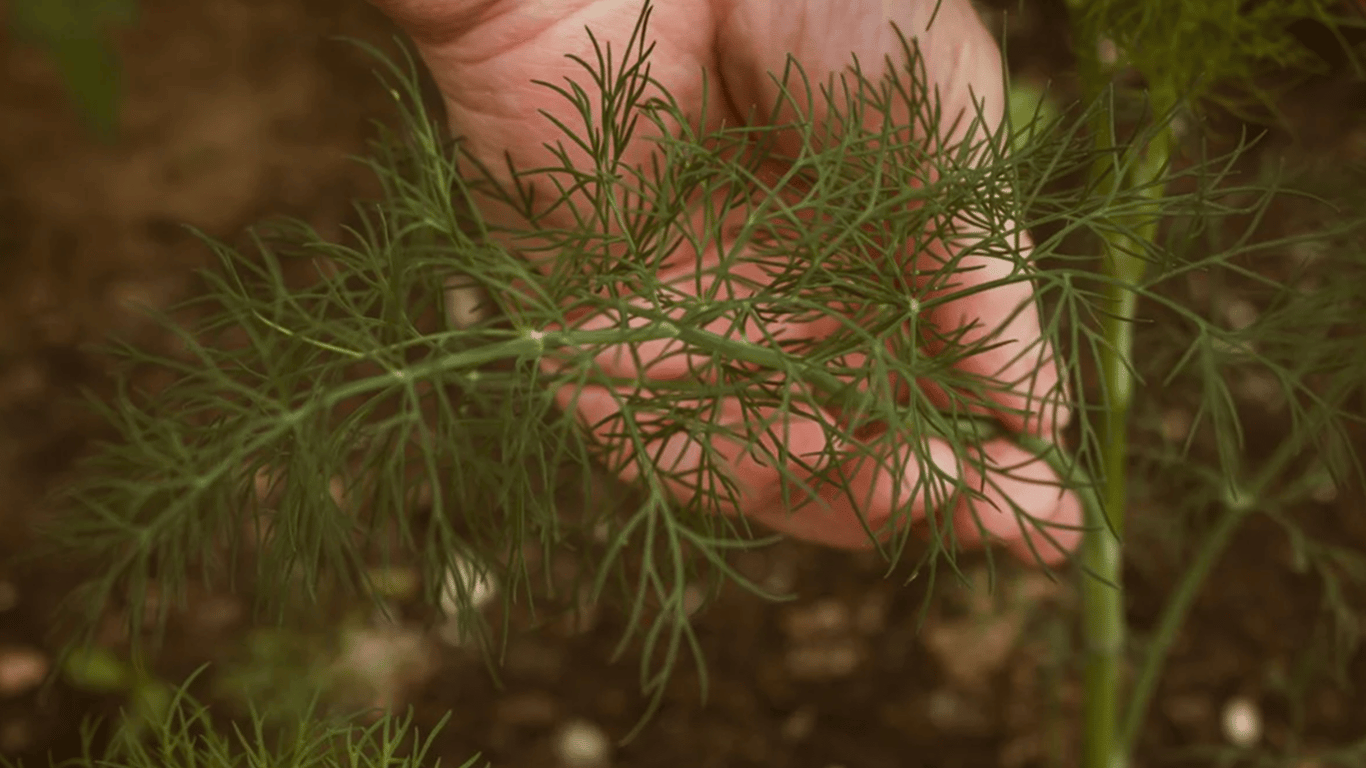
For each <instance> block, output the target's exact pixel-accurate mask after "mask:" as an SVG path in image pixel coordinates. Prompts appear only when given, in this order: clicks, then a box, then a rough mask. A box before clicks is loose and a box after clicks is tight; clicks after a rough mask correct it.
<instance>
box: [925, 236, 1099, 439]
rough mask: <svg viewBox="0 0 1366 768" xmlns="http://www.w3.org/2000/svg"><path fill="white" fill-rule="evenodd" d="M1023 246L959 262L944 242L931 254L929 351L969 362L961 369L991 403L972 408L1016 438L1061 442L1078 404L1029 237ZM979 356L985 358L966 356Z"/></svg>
mask: <svg viewBox="0 0 1366 768" xmlns="http://www.w3.org/2000/svg"><path fill="white" fill-rule="evenodd" d="M1017 243H1018V245H1019V253H1020V255H1019V256H1014V255H1009V254H1005V253H991V252H986V251H985V249H982V250H981V251H978V250H977V249H974V252H968V253H959V254H958V255H957V257H956V261H955V260H954V259H953V257H952V256H951V255H950V249H951V247H952V246H946V245H945V244H944V243H943V242H942V241H935V243H933V244H932V245H930V246H929V247H928V248H927V249H926V252H925V253H924V254H923V255H922V256H921V258H920V260H919V266H920V270H921V275H922V276H921V277H919V278H918V279H919V282H920V283H921V284H922V285H926V286H928V289H927V290H926V291H925V301H926V303H927V305H928V309H927V310H926V312H925V319H926V321H927V325H926V328H930V329H934V330H933V331H927V332H926V333H925V334H924V339H925V349H926V351H927V352H928V353H930V354H943V353H948V354H955V355H963V356H962V358H961V359H960V360H958V361H957V362H956V366H957V368H958V369H959V370H961V371H962V372H964V373H966V374H968V376H969V377H970V378H971V379H972V380H973V381H974V382H977V383H980V385H981V388H982V390H983V394H984V395H985V396H986V398H987V400H988V401H989V403H988V404H977V403H971V402H970V406H969V407H970V409H971V410H974V411H977V412H984V411H990V412H991V413H992V414H993V415H995V416H996V417H997V418H999V419H1000V420H1001V422H1002V423H1003V424H1004V425H1005V426H1006V427H1007V428H1009V429H1011V430H1013V431H1017V432H1028V433H1031V434H1037V435H1042V436H1045V437H1048V438H1050V439H1056V437H1057V434H1058V432H1059V431H1060V430H1061V429H1062V428H1063V427H1064V426H1066V424H1067V422H1068V421H1069V420H1070V419H1071V415H1072V414H1071V406H1070V405H1069V403H1070V402H1071V398H1070V396H1069V392H1068V387H1067V385H1066V382H1065V381H1063V380H1062V377H1061V374H1060V371H1059V368H1058V361H1057V356H1056V354H1055V352H1054V350H1053V347H1052V345H1051V344H1050V343H1049V342H1048V340H1047V338H1046V337H1045V334H1044V333H1043V329H1042V328H1041V324H1040V319H1039V311H1038V307H1037V305H1036V303H1035V287H1036V286H1035V284H1034V282H1033V281H1032V280H1031V279H1029V277H1028V272H1027V271H1026V270H1027V269H1028V266H1027V265H1026V262H1025V255H1027V253H1028V249H1029V248H1030V245H1031V244H1030V242H1029V238H1028V235H1026V234H1024V233H1020V234H1019V236H1018V239H1017ZM946 264H947V265H951V267H952V269H945V268H944V266H945V265H946ZM974 288H976V289H977V290H973V289H974ZM973 348H977V349H978V350H979V351H977V352H975V353H971V354H966V353H965V349H966V350H972V349H973ZM922 385H924V386H925V388H926V390H927V391H929V392H932V393H933V395H934V398H935V399H936V400H937V401H939V402H940V404H941V405H943V404H946V403H947V401H948V400H949V397H948V395H947V394H946V393H944V391H943V390H942V389H941V388H939V387H938V385H936V384H933V383H931V382H922Z"/></svg>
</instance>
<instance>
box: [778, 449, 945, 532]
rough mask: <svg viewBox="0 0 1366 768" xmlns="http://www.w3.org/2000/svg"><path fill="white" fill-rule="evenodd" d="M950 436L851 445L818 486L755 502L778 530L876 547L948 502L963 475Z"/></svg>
mask: <svg viewBox="0 0 1366 768" xmlns="http://www.w3.org/2000/svg"><path fill="white" fill-rule="evenodd" d="M957 466H958V462H957V461H956V459H955V457H954V454H953V449H952V448H951V447H950V446H949V444H948V443H946V442H944V441H943V440H940V439H937V438H931V439H928V440H926V441H924V443H923V444H915V443H911V442H909V441H908V442H903V443H892V442H889V441H885V440H877V441H876V442H874V443H873V444H872V445H871V446H870V445H868V444H860V445H858V446H853V447H851V448H850V449H849V450H847V451H846V452H845V455H844V457H843V459H842V460H841V461H840V462H839V463H838V465H837V466H836V467H835V469H834V471H828V472H824V473H819V474H815V475H812V476H810V479H809V480H808V481H807V483H806V486H807V487H809V488H811V489H812V490H814V493H812V492H808V493H807V494H806V495H805V497H804V498H798V499H796V500H795V501H796V503H795V504H792V503H788V504H779V503H776V502H777V499H776V497H775V498H774V502H775V503H772V504H770V505H769V506H767V507H761V508H758V509H756V510H754V511H753V512H752V513H751V516H752V517H753V518H754V519H756V520H759V521H760V522H762V523H764V524H765V525H767V526H768V527H770V528H773V529H774V530H777V531H780V532H782V533H785V534H787V535H789V536H793V537H795V538H799V539H803V540H805V541H812V542H817V543H821V544H824V545H826V546H831V547H838V548H841V549H849V550H867V549H871V548H872V547H873V546H874V545H875V542H878V541H886V540H888V539H889V538H891V537H892V536H894V535H895V534H896V533H897V532H898V531H900V530H901V529H902V528H904V527H906V526H909V525H912V524H914V523H915V522H917V521H919V520H922V519H924V518H925V516H926V514H927V512H928V510H931V509H936V508H938V507H940V506H943V505H944V504H945V503H947V502H948V500H949V499H951V498H952V496H953V488H954V487H955V485H956V484H957V482H958V473H957Z"/></svg>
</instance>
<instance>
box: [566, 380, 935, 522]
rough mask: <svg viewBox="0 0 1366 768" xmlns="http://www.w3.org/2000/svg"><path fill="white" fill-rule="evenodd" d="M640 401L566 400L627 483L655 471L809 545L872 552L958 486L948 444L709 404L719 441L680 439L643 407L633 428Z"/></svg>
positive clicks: (621, 397)
mask: <svg viewBox="0 0 1366 768" xmlns="http://www.w3.org/2000/svg"><path fill="white" fill-rule="evenodd" d="M630 394H631V393H630V392H628V391H626V390H625V389H624V388H623V389H622V390H619V391H616V392H613V391H611V390H609V389H608V388H606V387H602V386H598V385H589V386H585V387H583V388H582V389H579V388H577V387H574V386H572V385H567V386H564V387H562V388H561V389H560V390H559V391H558V392H557V399H558V400H559V402H560V405H561V407H562V408H565V409H567V410H569V409H572V410H574V411H576V414H577V417H578V418H579V419H580V420H581V422H582V423H584V424H585V426H586V427H588V428H589V429H590V431H591V432H592V433H593V434H594V436H595V437H596V439H597V440H598V441H599V442H600V443H601V444H603V445H604V446H605V447H606V448H607V454H608V463H609V465H610V466H611V467H612V468H613V469H614V470H615V471H616V472H617V474H618V475H619V476H620V477H621V478H622V479H623V480H625V481H627V482H637V481H639V480H640V478H641V474H642V473H641V463H642V461H644V462H646V463H649V464H650V465H651V467H652V468H653V469H654V470H657V472H655V473H654V474H653V477H656V478H658V479H659V481H660V482H661V483H662V484H663V486H664V487H665V489H666V490H667V492H668V493H669V494H670V495H671V496H673V497H674V498H676V499H678V500H680V501H682V502H684V503H687V502H689V501H691V500H693V499H694V498H695V497H696V496H697V495H698V494H699V493H701V494H705V495H706V496H707V497H709V498H708V499H707V504H708V506H709V507H711V509H713V510H714V511H718V512H722V513H724V514H732V515H743V516H744V517H745V518H746V519H747V520H749V521H752V522H757V523H760V524H761V525H763V526H765V527H767V528H770V529H772V530H774V531H776V532H779V533H783V534H786V535H788V536H792V537H795V538H799V539H802V540H805V541H811V542H815V543H820V544H823V545H826V546H833V547H839V548H844V549H868V548H871V547H872V546H873V543H874V540H885V539H887V538H888V537H890V536H891V535H892V534H894V533H895V532H896V531H897V530H899V529H900V528H901V527H903V526H906V525H908V524H911V523H913V522H914V521H916V520H918V519H920V518H923V517H924V516H925V514H926V511H927V510H928V509H934V508H938V507H941V506H944V505H945V504H946V503H948V500H949V499H951V497H952V495H953V489H954V487H955V486H956V484H957V482H958V473H957V461H956V459H955V456H954V452H953V449H952V448H951V447H950V446H949V445H948V443H946V442H944V441H942V440H938V439H932V440H928V441H926V443H925V444H923V445H914V444H910V443H893V442H890V441H886V440H877V441H875V442H874V443H873V444H872V445H871V446H870V445H869V444H867V443H862V442H860V443H853V442H852V441H849V440H846V439H844V438H842V437H841V436H839V434H838V432H837V430H836V429H834V428H833V427H832V426H831V416H830V414H825V413H821V414H794V413H791V412H787V411H781V410H779V409H776V408H765V409H746V408H744V407H743V406H742V405H741V402H740V401H739V400H738V399H735V398H725V399H723V400H721V401H718V402H716V403H708V404H706V405H707V406H711V405H715V406H716V410H715V411H714V412H713V414H712V415H711V418H710V419H709V421H711V422H712V423H715V424H716V425H717V426H718V429H717V430H715V431H714V432H713V433H712V434H710V435H699V434H696V433H692V432H686V431H682V430H673V431H670V430H669V429H667V427H668V426H669V425H670V424H671V423H673V417H672V416H671V415H670V413H668V412H666V411H664V410H663V409H659V410H652V409H651V408H650V407H649V406H648V404H644V405H642V404H641V403H639V402H635V403H632V404H631V406H630V409H629V410H630V413H631V416H630V418H629V419H627V418H626V417H625V416H624V415H623V404H624V402H625V401H626V399H627V397H629V396H630ZM637 397H638V395H637ZM681 405H683V406H684V407H703V404H702V403H701V402H700V401H697V402H693V403H683V404H681ZM661 427H664V429H661ZM723 478H724V480H723ZM870 534H872V535H871V537H870Z"/></svg>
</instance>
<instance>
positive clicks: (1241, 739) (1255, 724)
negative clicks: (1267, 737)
mask: <svg viewBox="0 0 1366 768" xmlns="http://www.w3.org/2000/svg"><path fill="white" fill-rule="evenodd" d="M1219 719H1220V724H1221V725H1222V727H1223V732H1224V738H1225V739H1227V740H1228V743H1230V744H1232V745H1233V746H1235V747H1238V748H1240V749H1248V748H1249V747H1252V746H1253V745H1255V744H1256V743H1257V742H1259V741H1261V739H1262V713H1261V710H1259V709H1258V708H1257V705H1256V704H1255V703H1254V702H1253V701H1252V700H1251V699H1249V698H1247V697H1246V696H1235V697H1233V698H1231V699H1229V700H1228V701H1227V702H1225V703H1224V711H1223V713H1222V715H1221V716H1220V718H1219Z"/></svg>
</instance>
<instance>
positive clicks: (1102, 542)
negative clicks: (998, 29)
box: [1081, 94, 1174, 768]
mask: <svg viewBox="0 0 1366 768" xmlns="http://www.w3.org/2000/svg"><path fill="white" fill-rule="evenodd" d="M1173 103H1174V102H1173V100H1172V99H1170V98H1163V97H1161V96H1159V95H1158V94H1154V96H1153V103H1152V108H1153V111H1152V115H1153V116H1154V117H1155V118H1157V119H1159V120H1165V119H1167V118H1169V117H1170V115H1168V110H1169V109H1170V107H1171V106H1172V105H1173ZM1098 123H1099V121H1098ZM1097 128H1099V130H1097V132H1096V144H1097V148H1098V149H1099V150H1101V151H1102V152H1113V150H1114V148H1115V146H1116V137H1115V136H1114V127H1113V120H1112V119H1111V115H1110V114H1106V115H1104V123H1103V124H1102V125H1098V126H1097ZM1171 142H1172V134H1171V129H1170V128H1169V127H1165V125H1164V127H1162V128H1161V129H1160V130H1159V131H1157V133H1156V135H1154V136H1153V137H1152V138H1151V139H1150V140H1149V141H1148V142H1147V143H1146V145H1140V146H1135V147H1133V148H1131V149H1129V150H1127V151H1125V152H1124V153H1122V154H1120V155H1118V156H1117V157H1115V156H1114V155H1112V157H1115V159H1114V160H1113V161H1112V162H1111V163H1106V164H1104V165H1100V166H1097V170H1098V171H1099V172H1101V173H1104V174H1107V176H1108V178H1109V179H1110V184H1111V185H1113V186H1114V187H1119V188H1120V189H1123V190H1124V191H1127V192H1131V193H1137V194H1138V195H1139V196H1141V197H1143V198H1146V199H1147V200H1148V201H1150V202H1151V204H1150V205H1146V206H1142V207H1141V208H1140V210H1139V211H1138V212H1137V213H1136V214H1135V216H1133V217H1126V220H1124V221H1116V222H1114V224H1115V226H1114V227H1113V228H1112V229H1110V231H1109V232H1108V234H1107V236H1106V237H1105V238H1104V242H1103V244H1102V257H1103V268H1104V272H1105V276H1106V278H1107V281H1106V283H1107V285H1106V289H1105V303H1106V306H1105V310H1106V312H1105V315H1104V317H1105V319H1104V321H1103V323H1102V332H1103V334H1104V337H1105V340H1106V346H1105V348H1104V349H1102V351H1101V354H1100V360H1099V365H1100V370H1101V384H1102V386H1101V391H1100V396H1101V398H1102V400H1103V403H1102V404H1103V406H1104V408H1103V412H1104V417H1103V420H1102V423H1101V429H1100V430H1099V432H1100V450H1101V465H1102V468H1103V470H1104V471H1103V475H1102V477H1103V480H1102V488H1101V492H1100V497H1101V499H1102V503H1101V505H1100V507H1099V508H1098V509H1096V508H1092V509H1090V510H1089V511H1088V515H1089V517H1090V518H1091V519H1088V520H1087V525H1088V527H1089V529H1090V530H1089V531H1088V533H1087V535H1086V538H1085V540H1084V542H1083V544H1082V563H1083V566H1084V573H1083V575H1082V585H1081V592H1082V610H1083V612H1084V617H1085V618H1084V628H1083V629H1084V635H1085V652H1086V659H1085V690H1086V702H1085V716H1084V722H1085V734H1084V737H1083V738H1084V746H1083V756H1084V762H1083V765H1084V766H1085V767H1086V768H1123V766H1127V765H1128V764H1129V758H1130V755H1129V754H1128V752H1129V750H1128V745H1127V743H1126V740H1125V739H1124V738H1123V734H1122V733H1121V731H1120V703H1121V701H1122V700H1123V698H1124V697H1123V695H1122V688H1123V685H1122V683H1123V680H1122V675H1123V670H1124V651H1125V636H1126V631H1125V629H1126V627H1125V620H1124V585H1123V565H1124V560H1123V556H1122V541H1123V536H1124V513H1125V507H1126V501H1127V496H1128V484H1127V482H1126V481H1127V469H1128V460H1129V451H1128V448H1129V439H1128V437H1129V436H1128V424H1129V406H1130V403H1131V401H1132V394H1133V379H1134V374H1133V321H1134V318H1135V315H1136V312H1137V307H1138V293H1137V287H1138V284H1139V282H1140V281H1141V280H1142V279H1143V273H1144V268H1145V266H1146V263H1147V262H1146V259H1145V251H1146V250H1147V247H1148V246H1149V245H1150V244H1151V243H1152V242H1153V241H1154V240H1155V238H1156V236H1157V223H1158V216H1159V211H1158V210H1157V204H1156V201H1157V200H1158V199H1159V198H1160V197H1161V195H1162V194H1163V187H1164V185H1163V184H1162V183H1161V175H1162V174H1163V172H1164V171H1165V169H1166V166H1167V161H1168V159H1169V156H1170V153H1171ZM1112 188H1113V187H1112Z"/></svg>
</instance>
